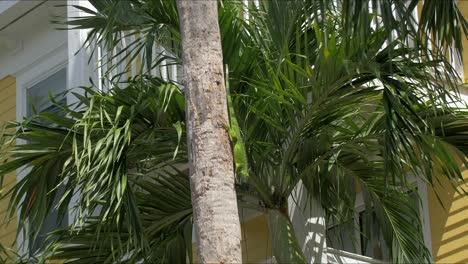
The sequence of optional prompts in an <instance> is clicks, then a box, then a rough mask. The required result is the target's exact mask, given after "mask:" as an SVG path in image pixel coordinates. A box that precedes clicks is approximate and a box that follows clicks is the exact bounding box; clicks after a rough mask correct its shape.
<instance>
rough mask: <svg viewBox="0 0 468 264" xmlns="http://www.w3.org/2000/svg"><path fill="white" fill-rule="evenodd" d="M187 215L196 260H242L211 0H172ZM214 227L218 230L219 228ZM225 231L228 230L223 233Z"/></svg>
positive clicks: (220, 56) (220, 58)
mask: <svg viewBox="0 0 468 264" xmlns="http://www.w3.org/2000/svg"><path fill="white" fill-rule="evenodd" d="M177 9H178V13H179V21H180V31H181V38H182V58H183V66H184V86H185V98H186V100H187V104H186V105H187V119H186V123H187V137H188V145H189V153H190V155H189V165H190V182H191V185H190V186H191V190H192V206H193V216H194V217H193V220H194V226H195V227H196V228H195V230H196V238H197V248H198V250H197V252H198V257H199V259H200V262H201V263H239V262H242V251H241V227H240V222H239V213H238V208H237V200H236V190H235V187H234V182H235V177H234V168H233V166H232V164H233V159H234V154H233V153H232V148H231V140H230V138H229V135H230V134H229V131H228V130H227V127H228V125H229V120H230V118H229V115H228V105H227V97H226V88H225V87H224V85H225V81H224V70H223V66H224V65H223V53H222V52H223V51H222V48H221V34H220V32H219V25H218V3H217V2H216V1H185V0H179V1H177ZM219 230H222V232H220V231H219ZM227 234H229V235H227Z"/></svg>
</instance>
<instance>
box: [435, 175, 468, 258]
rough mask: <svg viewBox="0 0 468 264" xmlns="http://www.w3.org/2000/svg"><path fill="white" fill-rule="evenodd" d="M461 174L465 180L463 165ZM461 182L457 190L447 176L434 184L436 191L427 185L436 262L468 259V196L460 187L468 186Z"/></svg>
mask: <svg viewBox="0 0 468 264" xmlns="http://www.w3.org/2000/svg"><path fill="white" fill-rule="evenodd" d="M463 178H464V179H465V181H467V180H468V170H466V169H465V171H464V172H463ZM464 185H465V184H464V183H460V185H459V187H458V188H457V191H456V190H455V189H454V188H452V186H451V185H450V183H449V182H448V181H447V180H446V181H441V182H440V184H437V185H436V186H435V188H434V189H435V192H434V190H431V189H429V188H428V191H429V193H428V199H429V205H430V208H429V215H430V221H431V223H430V226H431V237H432V254H433V258H434V262H436V263H468V255H467V254H466V253H467V252H468V217H467V213H468V197H467V196H466V194H464V193H463V189H464V190H465V191H466V190H467V188H466V185H465V186H464ZM462 188H463V189H462ZM437 195H438V196H439V198H440V200H441V201H442V204H441V203H440V202H439V199H438V198H437Z"/></svg>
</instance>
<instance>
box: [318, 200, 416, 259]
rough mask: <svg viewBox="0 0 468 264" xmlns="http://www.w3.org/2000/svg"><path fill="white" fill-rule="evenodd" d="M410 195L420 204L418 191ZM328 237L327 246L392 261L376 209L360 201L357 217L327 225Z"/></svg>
mask: <svg viewBox="0 0 468 264" xmlns="http://www.w3.org/2000/svg"><path fill="white" fill-rule="evenodd" d="M409 195H410V197H411V198H412V200H413V201H414V202H415V204H416V205H418V204H419V203H418V197H417V195H416V193H415V192H414V191H410V192H409ZM361 198H362V197H361ZM419 211H421V210H419ZM326 239H327V247H331V248H334V249H338V250H342V251H347V252H350V253H354V254H359V255H364V256H367V257H371V258H373V259H378V260H383V261H386V262H387V261H391V256H390V248H389V245H387V243H386V242H385V239H384V237H383V233H382V231H381V230H380V227H379V224H378V222H377V216H376V213H375V211H374V210H372V212H367V211H366V210H365V209H364V208H363V206H362V205H361V204H360V203H358V204H357V208H356V212H355V217H354V218H353V219H352V220H351V221H349V222H346V223H340V224H333V223H332V224H329V225H328V226H327V232H326Z"/></svg>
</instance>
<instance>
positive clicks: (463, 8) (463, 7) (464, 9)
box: [458, 0, 468, 83]
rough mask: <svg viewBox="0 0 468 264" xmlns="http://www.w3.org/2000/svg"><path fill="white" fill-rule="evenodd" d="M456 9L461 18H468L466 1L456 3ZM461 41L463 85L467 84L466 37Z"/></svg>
mask: <svg viewBox="0 0 468 264" xmlns="http://www.w3.org/2000/svg"><path fill="white" fill-rule="evenodd" d="M458 7H459V8H460V10H461V13H462V14H463V17H465V19H466V18H468V1H465V0H463V1H461V0H459V1H458ZM462 39H463V55H462V56H463V74H464V75H465V83H466V82H468V40H467V39H466V36H463V37H462Z"/></svg>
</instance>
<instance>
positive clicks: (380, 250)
mask: <svg viewBox="0 0 468 264" xmlns="http://www.w3.org/2000/svg"><path fill="white" fill-rule="evenodd" d="M368 221H370V225H368ZM359 226H360V230H361V252H362V255H364V256H368V257H371V258H375V259H381V260H385V261H389V260H390V251H389V248H388V245H387V243H386V242H385V240H384V238H383V235H382V232H381V231H380V229H379V225H378V223H377V219H376V215H375V212H374V211H372V213H371V215H366V212H365V211H362V212H361V213H359ZM367 228H369V230H366V229H367Z"/></svg>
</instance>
